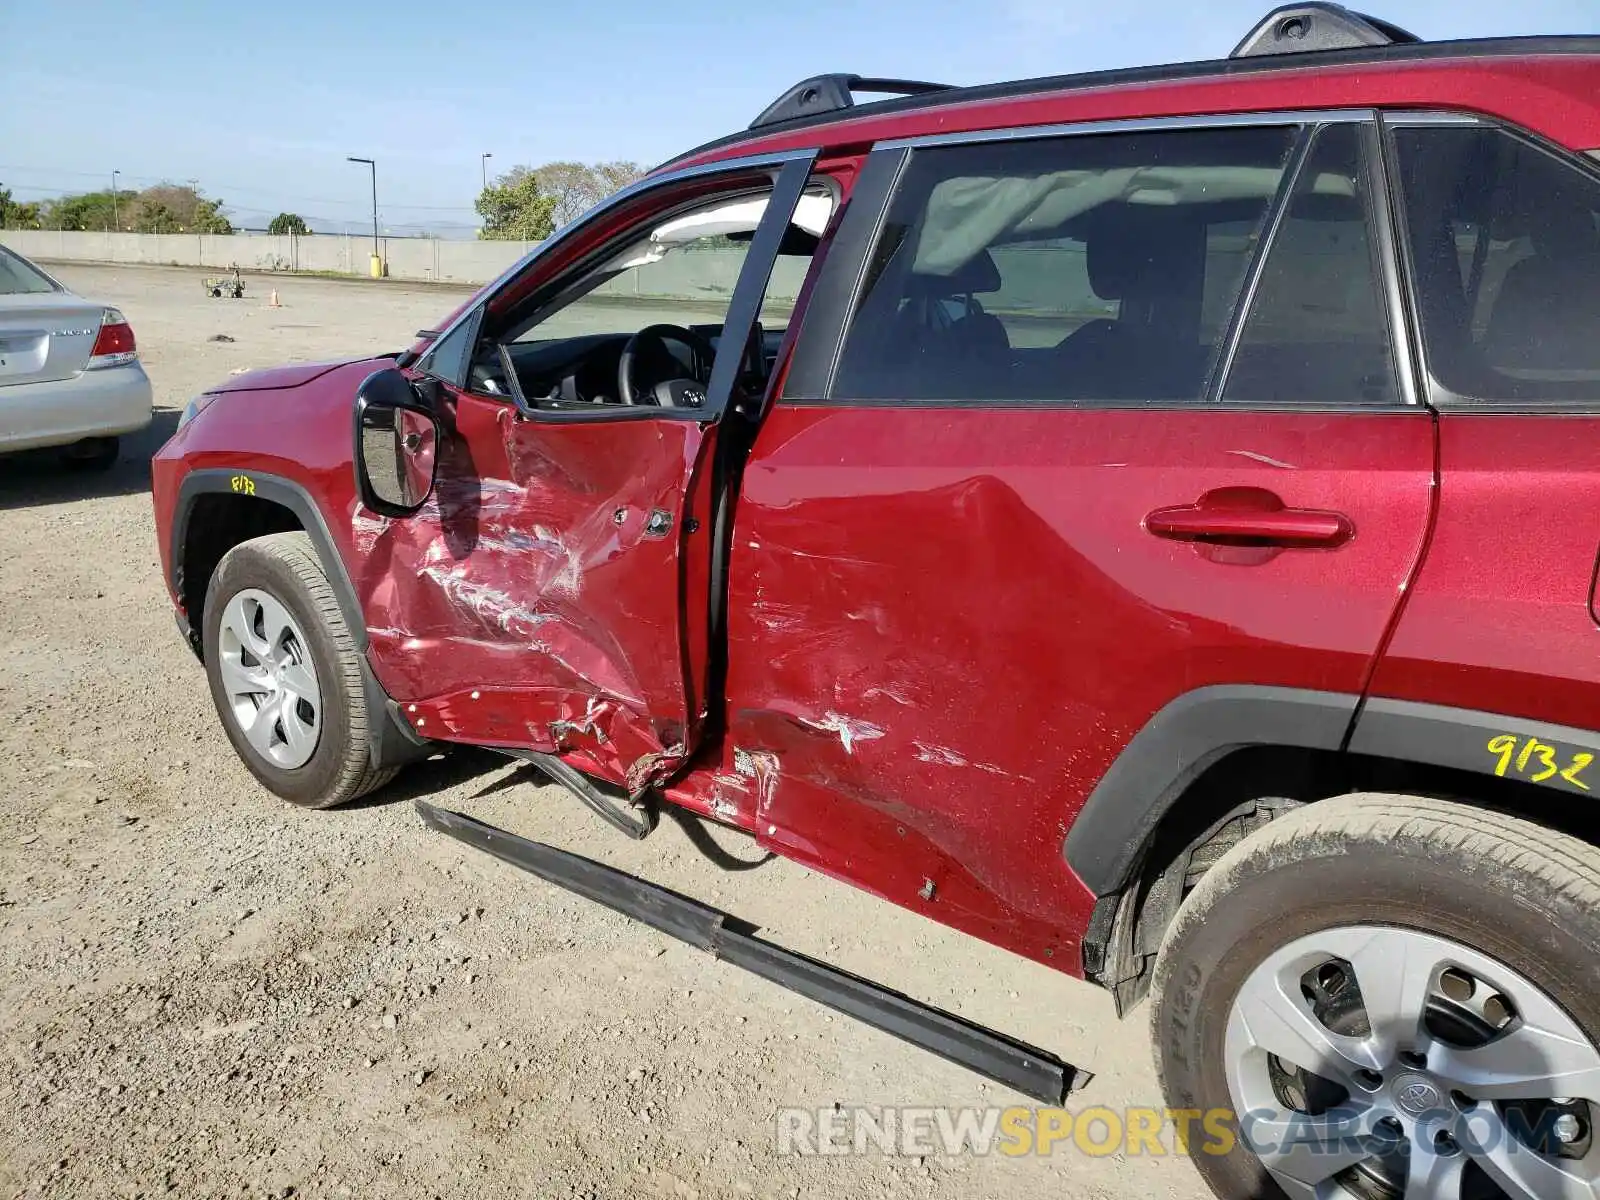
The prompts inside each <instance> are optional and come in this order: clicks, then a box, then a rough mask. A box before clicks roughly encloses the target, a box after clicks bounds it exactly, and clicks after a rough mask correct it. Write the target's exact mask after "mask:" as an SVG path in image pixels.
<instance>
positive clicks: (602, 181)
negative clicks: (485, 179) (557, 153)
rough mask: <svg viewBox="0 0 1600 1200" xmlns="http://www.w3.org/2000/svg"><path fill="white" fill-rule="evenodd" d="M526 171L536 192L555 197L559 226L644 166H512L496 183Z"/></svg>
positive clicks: (627, 181) (628, 180) (566, 163)
mask: <svg viewBox="0 0 1600 1200" xmlns="http://www.w3.org/2000/svg"><path fill="white" fill-rule="evenodd" d="M529 174H531V175H532V176H533V177H534V178H535V179H537V180H538V181H539V190H540V191H542V192H544V193H545V194H546V195H548V196H554V197H555V200H556V206H555V213H554V217H555V223H556V228H557V229H559V228H560V227H561V226H563V225H565V224H567V223H568V222H570V221H575V220H577V218H578V217H580V216H582V215H583V214H584V213H585V212H587V211H588V210H589V209H591V208H593V207H594V206H595V205H596V204H598V203H600V201H602V200H604V199H605V198H606V197H607V196H609V195H611V193H612V192H615V191H619V190H620V189H622V188H625V187H627V186H628V184H630V183H632V182H633V181H634V180H635V179H638V178H640V177H641V176H643V175H644V168H643V167H641V166H640V165H639V164H638V163H633V162H608V163H581V162H570V161H564V162H552V163H545V164H544V165H543V166H541V167H513V168H512V169H511V170H510V171H509V172H507V174H506V175H504V176H503V177H502V178H501V179H500V180H498V181H497V182H502V183H503V182H505V181H506V180H508V179H520V178H521V177H522V176H524V175H529Z"/></svg>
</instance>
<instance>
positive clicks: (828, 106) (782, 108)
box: [750, 74, 950, 129]
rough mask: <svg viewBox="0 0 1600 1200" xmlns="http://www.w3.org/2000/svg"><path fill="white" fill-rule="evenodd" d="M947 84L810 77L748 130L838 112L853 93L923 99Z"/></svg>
mask: <svg viewBox="0 0 1600 1200" xmlns="http://www.w3.org/2000/svg"><path fill="white" fill-rule="evenodd" d="M949 90H950V85H949V84H948V83H927V82H925V81H924V80H920V79H872V78H869V77H866V76H862V75H843V74H834V75H813V76H812V77H811V78H810V79H802V80H801V81H800V82H799V83H797V84H795V85H794V86H793V87H792V88H790V89H789V90H788V91H786V92H785V93H784V94H783V95H781V96H779V97H778V98H777V99H776V100H774V101H773V102H772V103H771V104H769V105H767V107H766V108H764V109H762V110H761V115H760V116H759V117H757V118H756V119H755V120H754V121H751V122H750V128H751V129H760V128H761V127H762V126H763V125H776V124H777V123H778V122H779V121H790V120H793V119H794V118H795V117H814V116H816V115H817V114H819V113H827V112H837V111H838V110H839V109H841V108H849V107H851V106H852V105H853V104H855V100H854V98H853V97H852V96H851V93H852V92H883V93H885V94H887V95H890V96H925V95H927V94H928V93H929V92H944V91H949Z"/></svg>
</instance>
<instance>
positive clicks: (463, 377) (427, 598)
mask: <svg viewBox="0 0 1600 1200" xmlns="http://www.w3.org/2000/svg"><path fill="white" fill-rule="evenodd" d="M810 163H811V156H809V155H804V156H796V155H793V154H790V155H787V156H784V157H783V158H781V159H779V160H777V161H774V162H769V163H763V164H759V165H758V166H756V167H752V166H750V165H749V164H745V165H743V166H742V167H739V168H737V169H734V170H727V169H724V170H723V171H722V172H720V173H719V174H716V175H709V176H708V177H707V178H705V179H697V180H694V181H692V182H690V183H689V184H681V183H680V184H679V185H677V186H675V187H670V188H660V189H656V191H655V192H654V193H652V192H651V191H650V189H648V188H647V189H644V195H643V196H642V197H641V198H640V200H637V201H629V200H625V201H623V202H621V204H620V205H619V206H618V207H620V209H621V210H622V211H621V212H620V213H619V214H618V215H617V216H616V217H614V218H612V219H611V220H609V221H605V220H604V218H602V219H601V220H600V228H598V229H596V230H594V231H592V232H587V233H586V232H585V231H583V230H580V231H579V232H578V233H577V234H576V235H572V236H569V237H568V238H566V239H565V241H567V242H571V243H573V245H572V246H571V247H570V248H569V249H567V250H565V251H564V252H563V250H562V246H561V244H560V243H558V245H557V246H556V247H554V248H553V249H552V250H551V251H550V252H548V254H547V255H545V256H540V258H536V259H535V260H534V261H533V264H532V265H530V266H529V267H528V269H527V270H526V271H525V272H523V273H522V274H520V275H514V276H512V277H511V278H510V279H508V280H507V281H505V282H504V283H503V284H502V285H500V287H499V288H498V289H496V290H495V291H494V292H492V293H491V294H490V295H488V296H487V297H486V298H485V300H484V301H483V303H482V304H481V305H479V306H478V307H477V308H476V309H474V310H472V311H470V312H469V313H467V314H464V315H463V317H461V318H459V319H458V321H457V323H456V324H455V326H454V327H453V328H452V329H448V330H446V331H444V333H443V334H442V336H441V337H440V338H439V339H438V340H437V342H436V343H435V346H434V349H433V350H432V351H431V352H430V353H429V354H427V355H425V356H424V357H423V358H422V360H421V361H420V362H419V363H418V366H417V370H416V374H417V377H418V379H419V382H420V384H421V386H422V388H423V390H424V391H425V392H429V393H431V394H432V395H433V396H435V397H436V402H435V408H436V411H437V412H438V415H439V417H440V421H441V425H442V426H443V427H444V430H445V432H444V435H443V437H442V438H441V443H440V446H439V450H438V463H439V466H438V472H437V476H436V485H435V490H434V493H433V495H432V497H431V498H430V500H429V502H428V504H427V505H426V506H425V507H424V508H423V509H422V510H421V511H420V512H418V513H417V514H416V515H415V516H414V517H411V518H407V519H404V520H398V521H380V520H372V519H362V520H358V536H361V537H363V538H365V539H367V540H368V541H369V546H366V547H363V552H364V554H366V555H367V556H368V557H369V559H370V560H371V562H372V565H373V569H372V570H371V571H370V572H369V573H368V575H367V577H366V580H365V581H364V587H363V588H362V590H363V593H364V594H363V596H362V601H363V604H364V606H365V615H366V618H367V623H368V631H369V637H370V647H371V648H370V652H369V660H370V661H371V662H372V663H373V666H374V670H375V672H376V673H377V674H378V676H379V678H380V680H381V682H382V683H383V685H384V686H385V688H386V689H387V690H388V691H389V693H390V695H391V696H393V697H394V698H395V699H396V701H397V702H398V703H400V704H401V705H402V707H403V709H404V711H405V713H406V715H407V717H408V719H409V720H410V721H411V723H412V725H413V726H414V727H415V728H416V729H417V730H418V731H419V732H420V733H422V734H424V735H426V736H431V737H438V738H443V739H448V740H452V741H465V742H471V743H475V744H478V745H487V746H499V747H506V748H521V749H529V750H534V751H538V752H542V753H553V754H559V755H561V756H562V757H563V758H565V759H566V760H567V761H568V762H570V763H571V764H572V765H573V766H576V767H578V768H579V769H581V770H584V771H586V772H588V773H590V774H592V775H595V776H597V777H599V778H602V779H605V780H608V781H610V782H612V783H615V784H618V785H620V786H624V787H626V788H627V789H628V790H629V791H630V792H631V793H634V794H638V793H639V792H641V791H643V790H644V789H645V788H646V787H648V786H650V784H651V783H653V782H655V781H657V780H658V779H660V778H662V777H664V776H665V775H667V774H669V773H670V772H671V771H672V770H673V768H674V767H675V766H676V765H677V764H678V763H680V762H682V761H683V759H684V758H685V757H686V756H687V755H688V754H689V752H690V751H691V750H692V749H693V747H694V745H695V742H696V738H697V735H698V732H699V726H700V724H701V722H702V720H703V715H704V706H705V695H706V663H707V633H706V622H707V612H708V589H709V583H708V579H709V569H708V564H709V560H710V555H709V540H710V530H711V528H712V523H713V522H712V518H713V516H714V512H715V504H716V501H717V497H716V495H715V494H714V491H713V488H712V483H713V480H712V478H711V472H710V470H709V469H708V465H709V464H710V463H712V462H713V460H714V456H715V446H716V439H717V422H718V418H719V417H720V415H721V414H722V412H723V411H724V409H725V408H726V407H727V405H728V403H729V401H730V398H731V397H734V396H735V395H736V394H737V390H738V389H739V388H740V387H745V386H749V385H750V382H751V362H752V356H751V354H750V350H751V346H752V336H751V335H752V333H753V332H756V333H759V330H760V326H759V324H758V317H759V314H760V307H761V303H762V300H763V297H764V295H765V293H766V290H767V287H768V283H769V278H771V277H772V274H773V267H774V262H775V261H776V259H777V256H778V253H779V250H780V246H781V244H782V243H783V241H784V234H785V232H786V230H787V229H788V227H789V222H790V218H791V216H792V215H793V214H794V211H795V208H796V206H797V204H798V203H799V202H800V201H801V198H802V193H803V192H804V190H805V188H806V182H807V178H808V176H809V172H810ZM752 213H753V214H754V215H753V217H752V216H751V215H750V214H752ZM741 221H745V222H746V224H745V226H744V227H743V228H742V229H740V228H739V225H740V222H741ZM595 223H596V222H590V223H589V224H595ZM730 228H731V229H732V230H733V234H734V236H730V235H729V233H728V232H727V231H728V230H729V229H730ZM737 237H743V241H744V250H743V256H742V261H732V260H733V259H734V257H735V256H736V255H737V252H738V251H737V247H738V241H737V240H736V238H737ZM713 239H715V246H713V247H711V249H712V250H713V251H715V253H695V254H685V255H681V256H680V258H679V260H678V266H677V267H675V268H673V269H674V270H675V271H676V272H677V274H670V275H667V276H665V278H663V273H662V272H661V271H659V270H658V271H656V273H655V274H654V275H652V276H650V277H646V276H645V275H644V272H645V271H648V270H651V269H652V268H655V267H657V266H658V265H663V264H664V262H665V260H666V259H667V258H669V257H671V255H672V254H673V253H674V252H675V251H677V250H679V249H681V248H682V247H684V246H687V245H694V246H695V247H696V248H697V249H704V248H705V247H703V246H700V242H709V241H711V240H713ZM730 243H731V244H732V246H733V247H734V248H732V249H730ZM546 258H550V259H554V260H555V261H553V262H549V263H546V262H545V261H544V260H545V259H546ZM685 260H692V261H689V265H688V266H687V267H686V266H684V265H683V263H684V261H685ZM691 268H692V269H693V270H700V271H708V270H717V271H720V275H719V276H718V279H717V281H715V282H717V283H719V284H720V286H721V288H722V297H723V301H724V302H723V303H719V304H716V305H707V304H705V303H704V301H701V302H700V303H698V304H688V303H678V301H679V300H680V299H681V296H663V297H662V299H661V300H660V301H659V302H648V301H640V300H638V299H636V298H635V297H636V296H637V295H639V294H644V295H649V294H650V293H649V292H648V291H644V292H642V293H641V290H640V289H641V287H643V288H650V287H658V288H661V289H663V290H664V291H665V290H668V289H676V290H677V292H679V293H683V292H687V291H690V290H692V289H695V288H699V289H700V290H701V291H710V290H712V288H711V287H710V286H708V285H706V284H705V283H704V282H703V281H701V280H699V279H698V278H689V277H687V276H686V275H685V274H684V272H685V271H689V270H691ZM641 281H642V282H641ZM619 292H620V293H623V294H624V295H623V296H619V295H617V293H619ZM597 293H599V294H600V298H598V299H594V300H590V301H589V302H588V303H587V305H585V304H583V303H580V301H582V300H583V299H584V298H585V297H591V296H595V295H596V294H597ZM574 296H576V297H577V298H578V299H577V300H575V299H574ZM624 297H625V298H624ZM575 314H576V315H575ZM690 316H692V317H697V318H699V321H700V322H705V323H704V324H701V323H698V322H697V323H696V324H695V326H694V327H693V328H690V327H689V326H690V321H689V320H688V319H687V318H688V317H690ZM665 318H675V319H674V321H673V323H672V324H670V325H669V324H665V323H664V319H665ZM563 322H564V324H563ZM673 343H681V344H673ZM619 371H620V375H621V377H620V378H619ZM757 373H759V372H757ZM663 376H666V377H671V378H662V377H663ZM674 376H675V377H674Z"/></svg>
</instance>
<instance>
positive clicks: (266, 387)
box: [206, 358, 394, 393]
mask: <svg viewBox="0 0 1600 1200" xmlns="http://www.w3.org/2000/svg"><path fill="white" fill-rule="evenodd" d="M363 362H370V363H372V364H373V367H372V369H373V370H377V369H378V367H379V366H380V365H387V366H393V365H394V360H393V359H392V358H341V359H337V360H335V361H333V362H315V363H291V364H290V365H288V366H283V367H268V368H266V369H265V370H263V371H247V372H245V373H244V374H243V375H235V376H233V377H232V378H230V379H226V380H224V381H223V382H221V383H219V384H217V385H216V386H215V387H210V388H207V389H206V391H207V392H208V393H210V392H274V391H278V390H279V389H281V388H293V387H300V386H301V385H302V384H307V383H310V382H311V381H312V380H314V379H321V378H322V377H323V376H324V375H326V374H328V372H330V371H337V370H338V369H339V368H340V367H348V366H353V365H354V364H356V363H363Z"/></svg>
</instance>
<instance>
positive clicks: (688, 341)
mask: <svg viewBox="0 0 1600 1200" xmlns="http://www.w3.org/2000/svg"><path fill="white" fill-rule="evenodd" d="M668 342H677V343H678V344H679V345H681V346H687V347H689V352H690V354H691V356H692V360H693V365H691V366H690V368H689V378H688V379H683V378H667V379H663V380H658V381H656V382H655V383H653V384H650V385H648V386H644V387H641V386H640V385H639V384H638V383H637V382H636V380H635V375H636V373H637V370H638V367H639V365H640V363H641V361H642V360H643V359H645V358H646V356H648V357H649V358H652V359H655V360H656V361H666V362H672V363H676V362H677V360H676V359H675V358H673V357H672V354H671V352H670V351H669V350H668V349H667V343H668ZM716 357H717V351H716V348H715V347H714V346H712V344H711V342H710V341H709V340H708V339H707V338H706V337H705V336H704V335H702V334H698V333H696V332H695V331H694V330H692V329H685V328H684V327H683V326H682V325H646V326H645V327H644V328H643V329H641V330H639V332H638V333H636V334H634V335H633V336H632V337H630V338H629V339H628V343H627V345H625V346H623V348H622V357H621V358H619V359H618V360H617V397H618V399H620V400H621V401H622V403H624V404H659V405H664V406H666V407H669V408H673V407H683V408H699V407H700V406H701V405H703V404H704V403H705V402H706V392H705V385H706V384H707V383H709V382H710V380H711V364H712V362H713V361H714V360H715V359H716Z"/></svg>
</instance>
